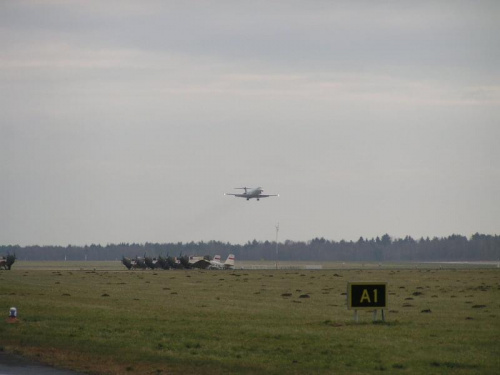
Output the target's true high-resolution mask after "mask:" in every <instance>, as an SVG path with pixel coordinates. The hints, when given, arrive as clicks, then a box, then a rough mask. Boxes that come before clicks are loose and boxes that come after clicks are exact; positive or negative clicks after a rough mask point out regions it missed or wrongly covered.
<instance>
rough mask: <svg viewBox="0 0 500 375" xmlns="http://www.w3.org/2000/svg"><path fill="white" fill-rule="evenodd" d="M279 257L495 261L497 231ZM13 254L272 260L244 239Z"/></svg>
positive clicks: (325, 243)
mask: <svg viewBox="0 0 500 375" xmlns="http://www.w3.org/2000/svg"><path fill="white" fill-rule="evenodd" d="M278 253H279V255H278V256H279V259H280V260H281V261H363V262H369V261H377V262H381V261H420V262H422V261H487V260H489V261H498V260H500V236H499V235H487V234H479V233H476V234H474V235H472V236H471V237H469V238H467V237H465V236H462V235H457V234H454V235H451V236H448V237H441V238H438V237H434V238H432V239H430V238H429V237H427V238H420V239H413V238H412V237H411V236H406V237H404V238H392V237H391V236H389V235H388V234H384V235H383V236H381V237H376V238H371V239H365V238H363V237H360V238H359V239H358V240H357V241H344V240H341V241H331V240H327V239H325V238H314V239H312V240H310V241H290V240H286V241H284V242H279V243H278ZM3 254H15V255H16V257H17V259H19V260H89V261H90V260H121V259H122V257H130V258H132V257H135V256H138V255H139V256H149V257H159V256H174V257H179V256H182V255H202V256H204V255H207V256H214V255H215V254H219V255H221V256H222V257H225V256H227V255H228V254H234V255H235V256H236V259H237V260H275V259H276V242H274V241H273V242H270V241H264V242H262V241H257V240H253V241H248V242H247V243H245V244H242V245H241V244H231V243H229V242H220V241H208V242H203V241H201V242H188V243H183V242H177V243H150V242H146V243H120V244H108V245H105V246H102V245H95V244H92V245H85V246H75V245H68V246H36V245H35V246H18V245H1V246H0V255H3Z"/></svg>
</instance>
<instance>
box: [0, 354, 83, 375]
mask: <svg viewBox="0 0 500 375" xmlns="http://www.w3.org/2000/svg"><path fill="white" fill-rule="evenodd" d="M0 375H79V373H77V372H74V371H69V370H60V369H56V368H53V367H50V366H46V365H43V364H41V363H37V362H34V361H30V360H27V359H25V358H23V357H21V356H18V355H15V354H9V353H5V352H2V351H0Z"/></svg>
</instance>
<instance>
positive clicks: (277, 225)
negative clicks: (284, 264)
mask: <svg viewBox="0 0 500 375" xmlns="http://www.w3.org/2000/svg"><path fill="white" fill-rule="evenodd" d="M279 230H280V223H278V224H276V269H278V232H279Z"/></svg>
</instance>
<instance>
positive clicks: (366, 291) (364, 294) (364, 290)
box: [359, 289, 372, 303]
mask: <svg viewBox="0 0 500 375" xmlns="http://www.w3.org/2000/svg"><path fill="white" fill-rule="evenodd" d="M364 300H367V301H368V303H371V302H372V301H371V300H370V295H369V294H368V290H366V289H363V294H362V295H361V300H360V301H359V302H360V303H363V301H364Z"/></svg>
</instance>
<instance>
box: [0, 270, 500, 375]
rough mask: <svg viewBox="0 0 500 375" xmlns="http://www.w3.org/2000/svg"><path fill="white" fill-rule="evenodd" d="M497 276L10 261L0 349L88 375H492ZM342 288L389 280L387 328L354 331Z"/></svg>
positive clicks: (372, 325)
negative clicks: (13, 317)
mask: <svg viewBox="0 0 500 375" xmlns="http://www.w3.org/2000/svg"><path fill="white" fill-rule="evenodd" d="M307 266H314V267H312V268H317V269H307V268H308V267H307ZM497 266H498V265H497V263H478V264H476V263H473V264H467V263H463V264H462V263H461V264H456V263H418V264H416V263H406V264H404V263H400V264H397V263H387V264H384V263H380V264H379V263H313V264H311V263H307V262H306V263H285V262H283V263H279V267H280V269H278V270H276V269H273V268H275V263H274V262H260V263H258V264H256V263H255V262H248V263H247V262H238V261H237V265H236V269H235V270H225V271H223V270H210V271H208V270H206V271H205V270H169V271H163V270H133V271H128V270H126V269H125V267H124V266H123V265H122V264H121V263H120V262H119V261H116V262H23V261H17V262H16V263H15V265H14V266H13V268H12V270H11V271H0V301H1V303H0V312H1V311H4V314H5V317H7V314H8V311H9V308H10V307H11V306H15V307H17V309H18V313H19V323H16V324H7V323H6V322H5V323H4V320H3V319H2V321H1V323H0V350H3V351H5V352H9V353H16V354H20V355H23V356H25V357H28V358H31V359H36V360H38V361H41V362H43V363H47V364H50V365H53V366H56V367H60V368H68V369H72V370H76V371H78V372H81V373H89V374H128V373H130V374H234V373H238V374H240V373H241V374H255V373H260V374H284V373H287V374H288V373H291V374H311V373H314V374H332V373H335V374H373V373H386V374H405V373H406V374H449V373H454V374H493V373H498V369H499V367H500V345H499V344H498V342H499V341H500V268H498V267H497ZM241 268H243V269H241ZM310 268H311V267H310ZM318 268H319V269H318ZM349 281H377V282H387V287H388V294H389V296H388V298H389V300H388V308H387V309H386V314H385V315H386V321H385V322H381V321H376V322H373V321H372V319H373V312H372V311H360V313H359V317H360V321H359V323H356V322H354V319H353V311H352V310H348V309H347V307H346V285H347V282H349ZM379 317H380V314H379Z"/></svg>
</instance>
